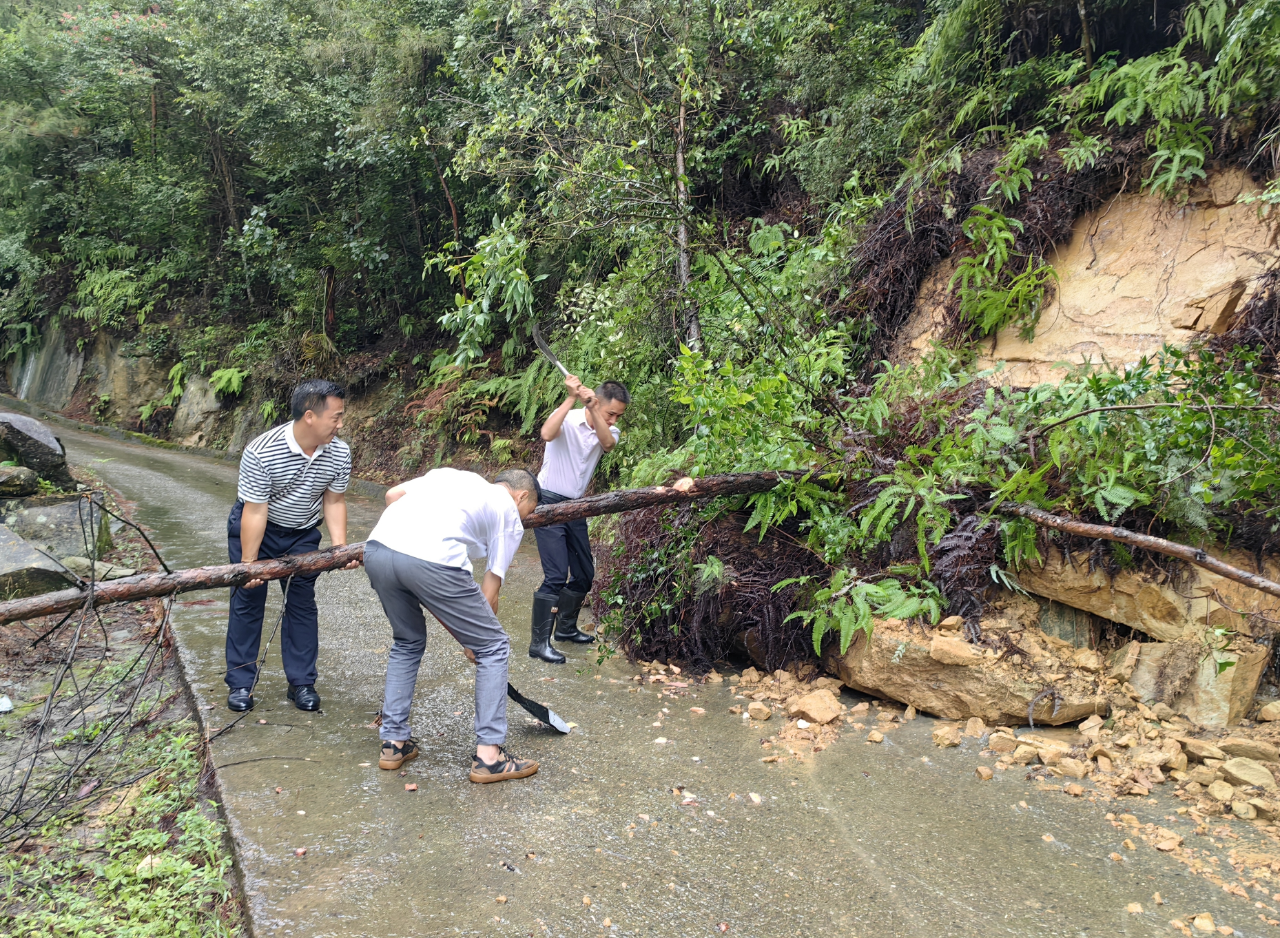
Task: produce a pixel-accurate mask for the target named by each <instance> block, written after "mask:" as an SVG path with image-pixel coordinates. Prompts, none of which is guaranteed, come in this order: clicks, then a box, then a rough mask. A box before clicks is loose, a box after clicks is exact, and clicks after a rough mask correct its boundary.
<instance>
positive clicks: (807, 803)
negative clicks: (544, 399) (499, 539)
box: [59, 429, 1270, 938]
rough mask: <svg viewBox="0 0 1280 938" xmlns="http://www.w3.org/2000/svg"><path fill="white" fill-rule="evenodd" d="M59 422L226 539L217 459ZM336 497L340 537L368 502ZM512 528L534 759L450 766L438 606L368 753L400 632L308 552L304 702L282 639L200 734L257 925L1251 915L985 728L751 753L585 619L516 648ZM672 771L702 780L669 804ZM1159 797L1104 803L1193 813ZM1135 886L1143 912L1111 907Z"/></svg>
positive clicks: (821, 922)
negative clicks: (239, 709) (392, 729)
mask: <svg viewBox="0 0 1280 938" xmlns="http://www.w3.org/2000/svg"><path fill="white" fill-rule="evenodd" d="M59 434H60V435H61V436H62V438H63V441H64V443H65V444H66V446H67V449H68V453H69V457H70V459H71V461H72V462H73V464H76V465H81V466H85V467H87V468H90V469H92V470H94V471H95V472H97V473H98V474H99V475H100V476H101V477H102V478H103V479H104V480H105V481H107V482H108V483H109V484H110V485H112V486H114V487H115V488H117V489H118V490H119V491H121V492H122V493H123V494H124V495H125V496H126V497H128V498H130V499H132V500H135V501H136V502H137V503H138V512H137V514H138V517H139V519H140V520H141V521H142V522H143V523H145V524H147V525H148V526H149V527H150V528H151V529H153V530H154V531H155V539H156V540H157V541H158V543H159V545H160V546H161V548H162V550H163V552H164V554H165V557H166V560H167V561H168V563H169V564H170V566H172V567H175V568H176V567H179V566H182V567H186V566H195V565H201V564H208V563H224V562H226V542H225V518H226V514H227V511H228V509H229V507H230V504H231V502H232V500H233V498H234V494H235V481H236V470H235V467H234V465H233V464H230V463H225V462H220V461H217V460H212V459H203V458H200V457H196V456H191V455H186V454H180V453H173V452H168V451H164V450H156V449H148V448H144V447H141V446H137V445H133V444H127V443H118V442H115V441H112V440H108V439H105V438H100V437H96V436H92V435H88V434H81V433H78V432H75V431H71V430H63V429H60V430H59ZM350 503H351V532H350V533H351V539H352V540H356V539H359V538H362V537H363V536H364V534H365V533H366V532H367V531H368V530H369V529H370V528H371V527H372V524H373V522H374V520H375V519H376V517H377V513H378V510H379V506H378V505H376V504H374V503H373V502H371V501H369V500H366V499H360V498H352V499H351V500H350ZM526 542H527V543H526V545H525V546H524V548H523V549H522V550H521V552H520V554H519V556H518V558H517V560H516V563H515V564H514V565H513V566H512V568H511V571H510V574H509V577H508V582H507V584H506V586H505V588H504V590H503V593H502V604H501V608H500V615H501V618H502V621H503V624H504V625H505V626H506V627H507V629H508V631H509V632H510V633H511V635H512V639H513V646H514V654H513V657H512V672H511V680H512V683H513V684H514V685H515V686H516V687H517V688H520V689H521V690H522V691H523V692H524V693H525V694H526V695H528V696H531V697H534V698H535V699H538V700H540V701H542V702H544V703H546V704H548V705H550V706H551V707H552V708H553V709H555V710H556V711H557V712H559V713H560V714H561V715H562V716H563V717H564V718H565V719H567V720H571V721H573V722H575V723H577V724H578V727H577V729H575V730H574V732H573V733H572V734H571V735H570V736H567V737H562V736H559V735H557V734H554V733H552V732H550V731H548V730H546V729H544V728H541V727H539V726H537V725H536V724H535V723H534V721H532V720H531V719H529V718H526V717H525V715H524V713H523V711H521V710H519V709H518V708H517V707H515V705H511V707H510V710H509V713H510V716H511V722H512V731H511V736H510V739H509V743H508V745H509V747H510V749H511V750H512V751H513V752H514V753H516V754H518V755H521V756H526V757H532V758H535V759H537V760H539V761H540V762H541V764H542V770H541V772H540V773H539V774H538V775H536V776H535V777H533V778H532V779H529V780H527V781H517V782H508V783H502V784H497V785H473V784H471V783H470V782H468V781H467V770H468V768H469V758H470V753H471V752H472V747H473V743H474V739H473V736H472V730H471V727H472V694H471V688H472V684H471V669H470V665H469V664H468V663H467V662H466V660H465V659H464V658H463V656H462V654H461V652H460V650H459V648H458V646H457V645H456V644H455V643H454V642H453V641H452V640H451V639H449V638H448V636H447V635H446V634H445V633H444V632H443V630H440V631H439V632H438V633H437V634H435V635H433V636H432V637H431V640H430V641H429V642H428V647H427V653H426V657H425V658H424V660H423V666H422V671H421V675H420V677H419V683H418V692H417V696H416V698H415V701H414V717H413V722H414V726H415V731H416V735H417V737H418V738H419V740H420V742H421V745H422V750H423V755H422V756H421V757H420V758H419V759H418V760H417V761H416V762H412V763H409V764H408V765H407V766H406V774H404V775H403V776H402V775H401V774H400V773H396V772H383V771H380V770H379V769H378V768H377V755H378V740H377V732H376V730H374V729H373V728H372V727H371V725H370V724H371V721H372V719H373V718H374V716H375V714H376V713H377V711H378V707H379V705H380V703H381V690H382V678H383V674H384V672H383V668H384V666H385V661H386V657H387V649H388V646H389V644H390V641H391V635H390V628H389V626H388V625H387V623H386V620H385V618H384V617H383V614H382V611H381V609H380V607H379V606H378V603H377V598H376V596H375V595H374V593H373V591H372V590H371V589H370V587H369V583H368V580H367V578H366V577H365V575H364V573H363V571H353V572H341V573H328V574H325V575H323V576H322V577H321V579H320V585H319V589H318V593H317V595H318V598H319V601H320V607H321V613H320V616H321V620H320V624H321V649H320V663H319V671H320V680H319V683H318V684H317V689H318V690H319V691H320V693H321V695H322V696H323V698H324V707H323V710H322V712H320V713H315V714H306V713H301V712H299V711H298V710H295V709H294V708H293V707H292V706H291V705H289V704H288V703H287V701H286V700H285V691H286V682H285V680H284V677H283V674H282V673H281V670H280V663H279V654H278V651H277V650H276V648H278V641H277V646H276V648H273V649H272V652H271V656H270V658H269V661H268V665H267V668H266V671H265V674H264V676H263V679H262V681H261V683H260V684H259V687H258V692H257V698H258V707H257V709H256V710H255V711H254V712H253V715H252V717H250V718H249V719H246V720H243V721H241V722H240V724H239V725H237V726H236V727H235V728H234V729H232V730H230V731H228V732H226V733H225V734H223V735H222V736H220V737H219V738H218V739H217V740H215V742H214V743H213V756H214V759H215V763H216V765H217V767H218V773H219V777H220V784H221V787H222V790H223V792H224V797H225V800H226V811H227V814H228V816H229V818H230V821H231V826H232V834H233V837H234V839H235V842H236V848H237V854H238V862H239V863H240V865H241V867H242V870H243V877H244V882H245V884H246V888H247V890H248V899H247V903H248V908H249V911H250V917H251V921H252V924H253V929H254V932H255V934H256V935H259V936H275V935H295V936H317V938H318V936H379V938H395V936H435V935H502V936H507V935H510V936H516V935H552V936H581V935H593V936H594V935H610V936H630V935H637V936H639V935H644V936H653V938H675V936H706V935H715V934H722V933H726V934H730V935H740V936H759V938H775V936H805V938H808V936H826V935H832V936H835V935H839V936H845V938H877V936H927V938H941V936H984V938H986V936H992V935H1016V936H1024V935H1048V936H1057V935H1062V936H1068V935H1071V936H1112V935H1127V936H1140V935H1171V934H1175V932H1174V931H1173V929H1172V928H1171V927H1170V925H1169V924H1168V923H1169V921H1170V920H1171V919H1173V918H1175V917H1184V918H1185V917H1186V916H1188V915H1190V914H1192V913H1195V912H1201V911H1208V912H1211V913H1212V914H1213V916H1214V919H1215V920H1216V922H1217V923H1219V924H1222V923H1229V924H1232V925H1234V926H1235V928H1236V932H1235V934H1237V935H1255V934H1256V935H1261V934H1263V933H1264V932H1269V931H1270V929H1269V928H1268V927H1267V926H1265V925H1263V924H1262V923H1260V922H1259V921H1258V919H1257V918H1256V916H1255V915H1254V913H1253V910H1252V909H1250V908H1249V903H1245V902H1242V901H1240V900H1236V899H1232V898H1231V897H1229V896H1227V895H1226V894H1224V893H1223V892H1222V891H1221V890H1220V889H1217V888H1215V887H1213V886H1212V885H1211V884H1209V883H1208V882H1207V881H1205V880H1204V879H1201V878H1199V877H1195V876H1192V875H1189V874H1188V873H1187V872H1186V870H1185V867H1183V866H1181V865H1180V864H1178V863H1176V862H1174V861H1172V860H1170V859H1168V858H1166V857H1163V856H1161V855H1158V854H1156V853H1154V852H1152V851H1150V850H1145V849H1144V850H1138V851H1137V852H1132V853H1129V852H1127V851H1126V854H1127V855H1126V859H1125V861H1124V862H1123V863H1117V862H1113V861H1112V860H1110V859H1108V855H1109V854H1111V853H1112V852H1113V851H1121V850H1122V849H1123V848H1122V847H1121V841H1122V840H1123V839H1124V837H1125V836H1126V835H1125V833H1124V832H1123V831H1120V830H1115V829H1113V828H1112V826H1111V825H1110V824H1108V823H1107V822H1106V820H1104V817H1103V815H1104V813H1105V812H1106V811H1107V810H1108V806H1107V805H1105V804H1104V803H1101V802H1099V803H1097V804H1094V803H1091V802H1089V801H1087V800H1080V799H1072V798H1069V797H1067V796H1066V795H1063V794H1061V793H1059V792H1045V791H1041V790H1038V787H1037V785H1036V783H1033V782H1028V781H1025V780H1023V779H1022V777H1021V775H1019V774H1015V773H1014V772H1013V771H1010V772H1007V773H1004V774H1003V775H997V777H996V780H995V781H992V782H986V783H982V782H979V781H977V780H976V779H975V777H974V774H973V769H974V766H975V765H977V764H978V763H979V761H980V760H979V758H978V756H977V752H976V749H977V745H976V741H975V740H966V742H965V746H964V747H962V748H960V749H949V750H938V749H935V748H934V746H933V745H932V744H931V742H930V739H929V734H930V731H931V728H932V721H930V720H928V719H919V720H916V721H914V722H912V723H909V724H907V725H906V726H904V727H903V728H901V729H899V730H897V731H896V732H894V733H893V734H891V735H890V736H889V737H888V738H887V739H886V742H885V743H884V744H883V745H878V746H877V745H871V744H867V743H864V742H863V741H862V734H860V733H856V732H854V731H852V730H849V729H846V731H845V734H844V736H843V737H842V738H841V739H840V740H839V741H838V742H836V743H835V744H834V745H833V746H831V748H829V749H827V750H826V751H824V752H822V753H820V754H818V755H817V756H816V757H812V758H811V759H810V760H809V761H808V763H807V764H804V765H796V764H794V763H790V762H781V763H776V764H769V763H763V762H761V761H760V760H761V750H760V748H759V742H760V734H761V733H762V732H763V731H764V730H763V729H757V730H755V731H753V730H751V729H750V728H749V727H748V726H746V725H744V724H743V722H742V721H741V720H740V719H738V718H736V717H733V716H731V715H729V714H728V713H727V710H728V708H729V707H730V706H731V705H732V704H733V703H734V700H733V699H732V695H731V693H730V691H729V684H728V683H727V682H726V683H724V684H719V685H715V684H708V685H696V684H695V685H693V686H691V687H689V688H688V689H687V690H685V691H683V693H684V694H685V696H670V695H664V694H663V692H662V691H661V689H660V685H649V684H645V685H644V686H639V685H637V684H636V683H635V682H633V681H631V680H630V679H631V677H632V676H633V675H634V673H635V671H634V669H632V668H631V667H630V666H628V665H626V663H625V662H620V661H617V660H614V661H610V662H606V664H605V665H604V666H603V667H597V666H596V663H595V656H594V652H593V651H592V650H591V646H587V648H586V649H585V650H584V649H582V648H573V649H569V648H564V649H562V650H564V651H565V652H566V653H567V654H568V655H569V656H570V663H569V664H568V665H567V666H561V667H554V666H551V665H545V664H542V663H541V662H536V661H533V660H531V659H529V658H528V657H526V656H525V655H524V647H525V645H526V644H527V641H528V604H529V599H530V596H531V595H532V591H533V588H534V587H535V586H536V584H537V582H538V580H539V579H540V572H539V567H538V560H537V553H536V550H535V548H534V545H533V538H532V537H529V538H526ZM272 593H273V598H272V605H271V606H270V607H269V609H268V626H267V631H270V624H271V622H273V621H274V619H273V618H272V617H271V612H272V610H274V609H278V602H279V600H278V597H279V591H278V590H276V589H275V588H273V590H272ZM226 599H227V597H226V593H225V591H217V592H210V593H207V594H186V595H184V596H183V597H182V600H183V601H182V602H180V603H179V604H178V606H177V607H176V608H177V613H176V616H175V628H176V631H177V634H178V637H179V643H180V652H181V657H182V663H183V666H184V668H185V669H186V672H187V674H188V678H189V680H190V682H191V684H192V686H193V688H194V689H195V692H196V695H197V698H198V703H199V705H200V708H201V709H200V713H201V715H202V719H203V720H205V721H206V725H207V729H208V730H209V731H211V732H216V731H217V730H218V729H220V728H222V727H223V726H225V725H226V724H227V723H229V722H231V720H232V719H233V717H234V715H233V714H231V713H229V711H227V709H226V706H225V690H226V689H225V686H224V684H223V683H222V667H223V666H222V642H223V635H224V626H225V616H226V606H227V603H226ZM675 693H677V694H679V693H680V692H679V691H677V692H675ZM739 702H741V701H739ZM846 702H847V703H850V704H851V703H853V699H852V698H848V699H846ZM691 706H698V707H702V708H705V710H706V714H705V715H697V714H694V713H692V712H691V711H690V710H689V708H690V707H691ZM663 708H666V710H667V711H669V714H667V713H663V712H662V711H663ZM259 720H265V721H266V722H265V723H260V722H258V721H259ZM655 722H661V724H662V726H661V727H660V728H659V727H656V726H654V723H655ZM659 736H661V737H664V738H666V739H667V740H669V742H668V743H667V744H664V745H659V744H656V743H655V742H654V740H655V739H656V738H658V737H659ZM407 783H413V784H416V785H417V791H416V792H410V791H406V789H405V785H406V784H407ZM277 787H279V788H281V789H282V791H281V792H280V793H277V792H276V788H277ZM673 789H677V790H679V789H683V791H682V794H680V795H677V794H674V793H673ZM749 793H756V794H758V795H759V796H760V799H761V803H760V804H759V805H758V806H757V805H755V804H754V803H753V801H752V800H751V799H750V797H749ZM691 795H693V796H696V804H689V805H682V804H681V802H682V801H685V800H687V799H688V798H689V797H690V796H691ZM1177 804H1178V802H1176V801H1174V800H1172V799H1169V798H1164V799H1162V800H1160V801H1158V802H1157V801H1154V800H1153V801H1151V802H1148V801H1139V800H1137V799H1124V801H1123V802H1122V803H1118V804H1115V805H1111V806H1110V807H1111V809H1112V810H1115V811H1117V812H1119V811H1130V812H1132V813H1134V814H1137V815H1138V816H1139V817H1140V818H1141V819H1142V820H1143V821H1144V822H1145V821H1155V822H1158V823H1160V824H1162V825H1164V826H1166V827H1174V828H1175V829H1179V830H1180V831H1181V828H1183V827H1185V828H1187V829H1186V830H1185V831H1181V832H1183V833H1186V834H1190V833H1191V831H1190V828H1191V827H1192V824H1191V823H1190V822H1187V821H1184V820H1182V819H1180V818H1177V816H1176V815H1174V814H1173V813H1172V808H1173V807H1174V806H1176V805H1177ZM1046 834H1048V835H1051V839H1050V840H1046V839H1045V835H1046ZM300 847H305V848H306V855H305V856H304V857H302V858H299V857H297V856H295V850H296V849H297V848H300ZM1155 892H1160V893H1162V894H1163V896H1164V898H1165V903H1166V904H1165V905H1164V906H1156V905H1154V903H1153V902H1152V894H1153V893H1155ZM500 897H505V901H503V900H502V899H500ZM1134 902H1137V903H1141V904H1142V905H1143V908H1144V910H1145V911H1144V912H1143V913H1141V914H1131V913H1129V912H1127V911H1126V907H1127V906H1128V905H1129V903H1134Z"/></svg>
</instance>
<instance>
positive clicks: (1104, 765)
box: [1098, 756, 1111, 775]
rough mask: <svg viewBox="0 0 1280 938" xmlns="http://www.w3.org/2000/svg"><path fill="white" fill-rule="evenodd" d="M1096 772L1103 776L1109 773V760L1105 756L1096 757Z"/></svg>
mask: <svg viewBox="0 0 1280 938" xmlns="http://www.w3.org/2000/svg"><path fill="white" fill-rule="evenodd" d="M1098 771H1099V772H1102V773H1103V774H1104V775H1105V774H1106V773H1108V772H1110V771H1111V760H1110V759H1108V758H1107V757H1106V756H1098Z"/></svg>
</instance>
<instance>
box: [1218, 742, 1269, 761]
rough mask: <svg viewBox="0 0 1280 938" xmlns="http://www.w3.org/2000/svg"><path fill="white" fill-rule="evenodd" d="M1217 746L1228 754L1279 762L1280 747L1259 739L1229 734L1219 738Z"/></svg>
mask: <svg viewBox="0 0 1280 938" xmlns="http://www.w3.org/2000/svg"><path fill="white" fill-rule="evenodd" d="M1218 748H1219V749H1221V750H1222V751H1223V752H1225V753H1226V754H1227V755H1228V756H1240V757H1242V758H1245V759H1253V760H1255V761H1257V762H1280V749H1277V748H1276V747H1275V746H1273V745H1271V743H1267V742H1263V741H1262V740H1260V739H1245V738H1244V737H1242V736H1229V737H1227V738H1226V739H1223V740H1219V742H1218Z"/></svg>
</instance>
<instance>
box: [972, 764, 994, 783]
mask: <svg viewBox="0 0 1280 938" xmlns="http://www.w3.org/2000/svg"><path fill="white" fill-rule="evenodd" d="M973 774H974V775H976V776H978V781H980V782H989V781H991V779H992V778H994V777H995V774H996V773H995V772H992V771H991V769H990V767H989V766H985V765H980V766H978V767H977V768H976V769H974V770H973Z"/></svg>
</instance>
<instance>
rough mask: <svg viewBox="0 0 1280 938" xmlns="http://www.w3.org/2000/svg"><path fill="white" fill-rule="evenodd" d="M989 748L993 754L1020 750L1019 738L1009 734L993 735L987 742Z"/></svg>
mask: <svg viewBox="0 0 1280 938" xmlns="http://www.w3.org/2000/svg"><path fill="white" fill-rule="evenodd" d="M987 748H989V749H990V750H991V751H992V752H999V753H1005V752H1013V751H1015V750H1016V749H1017V748H1018V738H1017V737H1016V736H1011V735H1009V734H1008V733H992V734H991V736H990V738H988V740H987Z"/></svg>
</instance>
